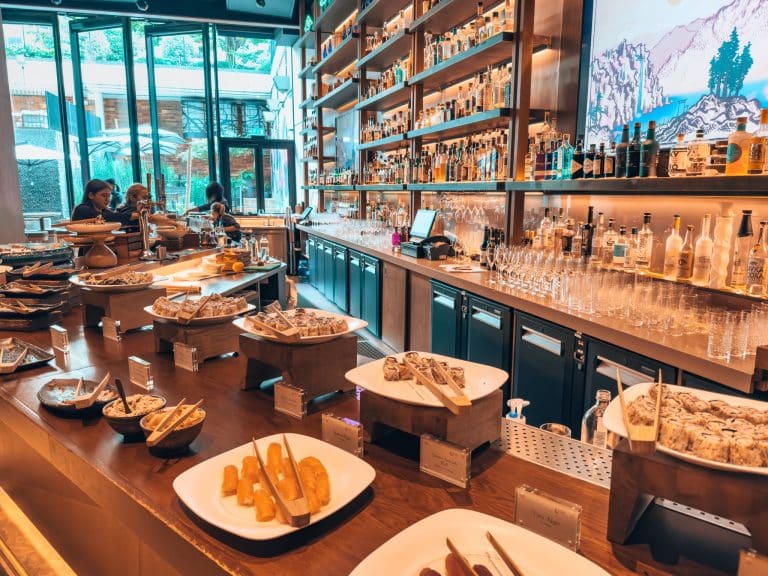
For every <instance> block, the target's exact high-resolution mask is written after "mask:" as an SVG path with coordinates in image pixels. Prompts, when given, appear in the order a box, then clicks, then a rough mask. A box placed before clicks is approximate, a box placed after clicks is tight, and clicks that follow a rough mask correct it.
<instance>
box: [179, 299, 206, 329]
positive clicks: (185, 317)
mask: <svg viewBox="0 0 768 576" xmlns="http://www.w3.org/2000/svg"><path fill="white" fill-rule="evenodd" d="M210 299H211V296H210V295H209V296H203V297H202V298H200V300H198V301H197V303H196V305H195V307H194V308H193V309H192V310H190V311H186V310H181V309H180V310H179V312H178V313H177V314H176V317H177V318H178V319H179V320H181V321H182V322H183V323H184V324H189V323H190V322H192V319H193V318H194V317H195V316H197V315H198V314H200V310H202V309H203V306H205V305H206V304H207V303H208V300H210Z"/></svg>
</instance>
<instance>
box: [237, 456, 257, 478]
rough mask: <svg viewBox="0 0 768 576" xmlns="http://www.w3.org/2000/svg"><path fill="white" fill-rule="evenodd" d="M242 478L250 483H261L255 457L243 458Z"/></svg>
mask: <svg viewBox="0 0 768 576" xmlns="http://www.w3.org/2000/svg"><path fill="white" fill-rule="evenodd" d="M241 476H242V477H243V478H248V479H249V480H250V481H251V482H254V483H256V482H261V475H260V471H259V459H258V458H256V456H246V457H245V458H243V468H242V474H241Z"/></svg>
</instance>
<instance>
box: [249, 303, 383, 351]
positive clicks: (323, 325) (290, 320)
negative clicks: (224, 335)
mask: <svg viewBox="0 0 768 576" xmlns="http://www.w3.org/2000/svg"><path fill="white" fill-rule="evenodd" d="M235 324H236V325H237V327H238V328H240V329H242V330H245V331H246V332H250V333H252V334H256V335H257V336H259V337H261V338H265V339H267V340H274V341H280V342H290V343H294V344H319V343H321V342H328V341H330V340H333V339H335V338H338V337H339V336H343V335H344V334H350V333H351V332H356V331H357V330H362V329H363V328H365V327H366V326H367V325H368V323H367V322H365V321H364V320H359V319H358V318H352V317H349V316H342V315H340V314H334V313H333V312H325V311H324V310H315V309H312V308H295V309H293V310H285V311H282V310H275V309H271V311H267V312H259V313H258V314H255V315H253V316H246V317H245V318H241V319H238V320H236V321H235Z"/></svg>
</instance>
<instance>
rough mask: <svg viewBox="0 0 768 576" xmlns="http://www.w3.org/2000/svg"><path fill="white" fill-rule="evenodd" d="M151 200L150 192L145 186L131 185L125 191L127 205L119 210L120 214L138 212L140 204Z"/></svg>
mask: <svg viewBox="0 0 768 576" xmlns="http://www.w3.org/2000/svg"><path fill="white" fill-rule="evenodd" d="M142 200H149V190H147V187H146V186H144V184H140V183H138V182H137V183H136V184H131V185H130V186H129V187H128V190H126V191H125V204H123V205H122V206H120V208H118V209H117V211H118V212H136V210H138V207H139V202H141V201H142Z"/></svg>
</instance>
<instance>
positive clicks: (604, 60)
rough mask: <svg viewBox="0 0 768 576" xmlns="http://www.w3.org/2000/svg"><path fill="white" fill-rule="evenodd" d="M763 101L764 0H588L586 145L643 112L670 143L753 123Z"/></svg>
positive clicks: (767, 31)
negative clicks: (741, 119)
mask: <svg viewBox="0 0 768 576" xmlns="http://www.w3.org/2000/svg"><path fill="white" fill-rule="evenodd" d="M762 107H768V0H645V1H644V2H628V1H627V0H594V16H593V29H592V56H591V59H590V65H589V103H588V108H587V121H586V126H587V128H586V131H587V134H586V141H587V143H588V144H600V143H601V142H611V141H615V140H616V139H617V138H618V137H619V136H620V134H621V127H622V125H623V124H630V125H631V124H632V123H633V122H641V123H642V124H643V129H645V127H646V126H647V124H648V122H649V121H650V120H655V121H656V124H657V130H656V137H657V138H658V140H659V142H660V143H661V144H662V145H665V144H666V145H670V144H672V143H673V142H674V141H675V138H676V136H677V134H679V133H682V134H685V136H686V140H690V139H692V138H693V137H694V135H695V133H696V130H698V129H703V130H704V132H705V137H706V138H708V139H717V138H726V137H727V135H728V134H729V133H730V132H732V131H733V130H734V129H735V127H736V117H737V116H747V117H748V118H749V125H748V127H747V129H748V130H750V131H753V130H756V129H757V126H758V123H759V121H760V109H761V108H762Z"/></svg>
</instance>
